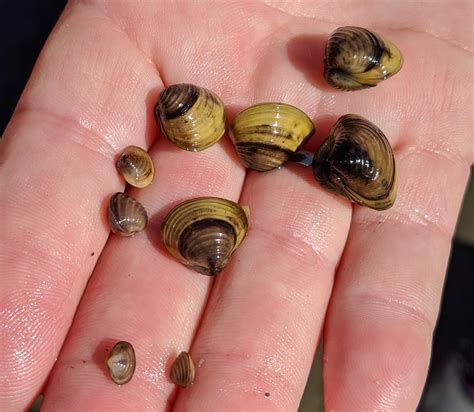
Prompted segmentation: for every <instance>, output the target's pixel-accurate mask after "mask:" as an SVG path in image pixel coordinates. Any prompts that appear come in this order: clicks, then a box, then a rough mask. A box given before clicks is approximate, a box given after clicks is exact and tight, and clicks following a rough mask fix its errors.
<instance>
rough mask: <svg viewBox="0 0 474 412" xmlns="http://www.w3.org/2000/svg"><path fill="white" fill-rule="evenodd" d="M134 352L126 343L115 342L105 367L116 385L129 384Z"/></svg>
mask: <svg viewBox="0 0 474 412" xmlns="http://www.w3.org/2000/svg"><path fill="white" fill-rule="evenodd" d="M135 363H136V362H135V351H134V350H133V346H132V345H131V344H130V343H128V342H124V341H121V342H117V343H116V344H115V346H114V347H113V348H112V350H111V351H110V353H109V356H108V357H107V361H106V366H107V369H108V370H109V374H110V377H111V379H112V380H113V381H114V382H115V383H116V384H117V385H124V384H125V383H127V382H129V381H130V379H132V377H133V373H134V372H135Z"/></svg>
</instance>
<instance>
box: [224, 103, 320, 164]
mask: <svg viewBox="0 0 474 412" xmlns="http://www.w3.org/2000/svg"><path fill="white" fill-rule="evenodd" d="M313 133H314V126H313V122H312V121H311V119H310V118H309V117H308V116H307V115H306V114H305V113H304V112H303V111H301V110H300V109H298V108H296V107H294V106H291V105H289V104H284V103H262V104H257V105H254V106H251V107H249V108H247V109H245V110H243V111H241V112H240V113H239V114H237V116H235V118H234V120H233V121H232V123H231V125H230V135H231V138H232V141H233V142H234V145H235V147H236V150H237V153H238V155H239V157H240V159H241V161H242V163H243V164H244V166H245V167H247V168H249V169H253V170H257V171H259V172H264V171H268V170H272V169H275V168H277V167H280V166H281V165H283V164H284V163H285V162H286V161H287V160H288V159H289V157H290V156H291V155H292V154H293V153H295V152H296V151H298V150H299V149H300V148H301V147H302V146H303V145H304V144H305V143H306V141H307V140H308V139H309V138H310V137H311V136H312V135H313Z"/></svg>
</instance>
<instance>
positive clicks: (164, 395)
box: [45, 108, 245, 410]
mask: <svg viewBox="0 0 474 412" xmlns="http://www.w3.org/2000/svg"><path fill="white" fill-rule="evenodd" d="M149 110H152V108H149ZM230 145H231V143H230V141H229V140H228V139H226V138H225V137H224V138H223V139H222V142H221V143H219V144H217V145H215V146H213V147H211V148H210V149H208V150H206V151H205V152H200V153H187V152H184V151H182V150H180V149H178V148H176V147H174V146H173V145H172V144H171V143H169V142H168V141H166V140H165V139H164V138H163V137H162V136H160V138H159V139H158V142H157V143H156V144H155V145H154V146H153V147H152V149H151V151H150V155H151V157H152V159H153V161H154V163H155V175H156V177H155V182H154V183H153V184H152V185H151V186H150V187H148V188H147V189H145V190H143V191H140V190H136V189H135V190H131V191H130V193H131V194H132V196H134V197H135V198H137V199H138V200H139V201H140V202H141V203H142V204H143V205H144V207H145V208H146V209H147V212H148V215H149V217H150V218H151V220H150V223H149V226H148V228H147V230H146V231H145V232H142V233H140V234H138V235H136V236H135V237H134V238H119V237H116V236H114V235H111V237H110V238H109V242H108V244H107V246H106V248H105V249H104V251H103V253H102V255H101V257H100V259H99V262H98V264H97V266H96V269H95V271H94V273H93V275H92V278H91V280H90V282H89V284H88V287H87V289H86V292H85V294H84V296H83V298H82V301H81V304H80V307H79V309H78V312H77V313H76V317H75V321H74V324H73V326H72V328H71V330H70V332H69V335H68V337H67V340H66V342H65V345H64V347H63V349H62V351H61V354H60V357H59V359H58V362H57V364H56V366H55V368H54V370H53V373H52V377H51V379H50V384H49V386H48V390H47V392H46V395H45V406H46V407H51V408H53V409H57V410H63V409H67V408H68V406H69V405H71V404H73V405H74V404H75V402H76V401H79V400H80V401H81V408H83V409H84V410H90V408H92V407H93V408H98V409H101V408H105V407H107V408H114V409H120V408H121V407H123V405H124V404H130V405H136V407H137V408H138V409H145V408H146V407H152V408H154V409H157V410H163V409H165V407H166V405H167V402H168V399H169V397H170V394H171V392H172V390H173V386H172V385H171V384H170V381H169V379H168V378H167V376H166V373H167V372H168V369H169V359H171V358H173V356H174V355H175V354H176V353H177V352H178V351H180V350H187V349H188V347H189V345H190V342H191V339H192V336H193V334H194V331H195V328H196V325H197V324H198V322H199V318H200V316H201V311H202V308H203V305H204V303H205V300H206V296H207V293H208V289H209V287H210V285H211V278H209V277H207V276H202V275H197V274H196V273H194V272H191V270H189V269H187V268H185V267H184V266H182V265H181V264H179V263H177V262H175V261H174V260H172V259H171V258H170V256H169V255H168V253H166V252H165V251H164V250H163V248H162V247H161V246H160V242H159V239H158V238H159V223H160V222H161V220H162V218H163V217H164V215H165V214H166V212H167V211H168V210H169V209H170V207H171V206H174V205H175V204H177V203H179V202H181V201H183V200H186V199H189V198H192V197H198V196H219V197H224V198H228V199H233V200H238V198H239V195H240V191H241V188H242V184H243V180H244V176H245V172H244V170H243V168H242V167H241V166H240V165H239V164H238V160H237V159H236V157H235V155H234V154H233V152H232V150H231V148H230ZM97 213H101V211H99V210H98V211H97ZM119 340H125V341H129V342H131V343H132V344H133V346H134V348H135V351H136V355H137V369H136V371H135V376H134V378H133V380H132V381H131V382H130V383H129V384H127V385H125V386H124V387H120V388H119V387H117V386H116V385H114V384H113V383H112V382H111V381H110V379H107V378H106V376H105V375H104V372H105V367H104V361H105V358H106V355H107V350H110V348H111V346H112V345H113V344H114V342H116V341H119Z"/></svg>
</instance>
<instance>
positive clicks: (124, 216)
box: [108, 192, 148, 237]
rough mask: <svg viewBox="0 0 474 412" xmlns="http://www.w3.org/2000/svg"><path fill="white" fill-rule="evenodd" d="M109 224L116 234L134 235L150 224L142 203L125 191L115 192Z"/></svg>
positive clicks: (111, 200)
mask: <svg viewBox="0 0 474 412" xmlns="http://www.w3.org/2000/svg"><path fill="white" fill-rule="evenodd" d="M108 218H109V225H110V228H111V229H112V232H114V233H115V234H116V235H119V236H124V237H127V236H133V235H134V234H135V233H137V232H141V231H142V230H144V229H145V227H146V225H147V224H148V215H147V213H146V210H145V208H144V207H143V206H142V204H141V203H140V202H139V201H138V200H136V199H134V198H133V197H131V196H129V195H127V194H125V193H121V192H118V193H115V194H114V195H113V196H112V197H111V198H110V202H109V210H108Z"/></svg>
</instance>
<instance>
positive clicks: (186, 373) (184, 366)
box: [171, 352, 196, 388]
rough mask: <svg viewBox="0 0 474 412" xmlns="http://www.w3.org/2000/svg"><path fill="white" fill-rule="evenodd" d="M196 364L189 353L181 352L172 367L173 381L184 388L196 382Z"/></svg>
mask: <svg viewBox="0 0 474 412" xmlns="http://www.w3.org/2000/svg"><path fill="white" fill-rule="evenodd" d="M195 373H196V372H195V368H194V362H193V360H192V359H191V356H189V353H188V352H181V353H180V354H179V355H178V357H177V358H176V360H175V361H174V363H173V366H172V367H171V381H172V382H173V383H174V384H175V385H178V386H181V387H182V388H186V387H188V386H189V385H191V384H192V383H193V382H194V377H195Z"/></svg>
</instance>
